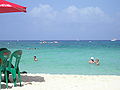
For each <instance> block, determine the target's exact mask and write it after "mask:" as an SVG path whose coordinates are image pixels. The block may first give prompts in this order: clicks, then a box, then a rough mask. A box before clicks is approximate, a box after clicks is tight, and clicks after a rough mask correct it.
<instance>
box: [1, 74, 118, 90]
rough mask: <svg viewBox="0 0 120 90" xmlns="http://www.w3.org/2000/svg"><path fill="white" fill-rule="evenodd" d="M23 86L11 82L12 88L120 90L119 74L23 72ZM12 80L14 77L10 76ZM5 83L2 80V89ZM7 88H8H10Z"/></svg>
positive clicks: (19, 89)
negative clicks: (15, 85)
mask: <svg viewBox="0 0 120 90" xmlns="http://www.w3.org/2000/svg"><path fill="white" fill-rule="evenodd" d="M21 76H22V87H20V86H19V82H18V83H17V85H18V86H17V87H14V86H13V83H9V84H8V86H9V89H10V90H11V89H12V90H32V89H34V90H96V89H97V90H120V85H119V83H120V76H118V75H66V74H30V73H29V74H21ZM10 80H11V81H12V78H10ZM4 89H5V83H3V82H2V90H4ZM9 89H7V90H9Z"/></svg>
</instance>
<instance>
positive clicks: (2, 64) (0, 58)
mask: <svg viewBox="0 0 120 90" xmlns="http://www.w3.org/2000/svg"><path fill="white" fill-rule="evenodd" d="M10 54H11V51H9V50H2V51H0V88H1V79H2V72H4V71H6V67H7V59H8V58H9V57H10ZM5 77H7V74H6V73H5ZM6 79H7V78H6ZM6 87H7V88H8V82H6Z"/></svg>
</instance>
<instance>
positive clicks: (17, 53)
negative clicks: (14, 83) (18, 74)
mask: <svg viewBox="0 0 120 90" xmlns="http://www.w3.org/2000/svg"><path fill="white" fill-rule="evenodd" d="M21 55H22V50H17V51H15V52H13V53H12V55H11V58H10V60H9V62H10V63H9V67H11V64H13V59H15V65H13V66H14V68H15V69H18V68H19V62H20V59H21Z"/></svg>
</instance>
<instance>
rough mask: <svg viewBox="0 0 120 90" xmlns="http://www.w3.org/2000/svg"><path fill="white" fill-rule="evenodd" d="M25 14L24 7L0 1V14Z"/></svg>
mask: <svg viewBox="0 0 120 90" xmlns="http://www.w3.org/2000/svg"><path fill="white" fill-rule="evenodd" d="M10 12H26V7H23V6H20V5H17V4H14V3H11V2H8V1H5V0H0V13H10Z"/></svg>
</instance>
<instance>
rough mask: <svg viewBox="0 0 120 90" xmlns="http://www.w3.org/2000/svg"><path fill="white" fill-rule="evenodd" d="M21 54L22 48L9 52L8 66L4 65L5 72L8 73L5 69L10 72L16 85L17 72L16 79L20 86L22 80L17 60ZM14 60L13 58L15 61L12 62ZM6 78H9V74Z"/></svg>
mask: <svg viewBox="0 0 120 90" xmlns="http://www.w3.org/2000/svg"><path fill="white" fill-rule="evenodd" d="M21 55H22V50H17V51H15V52H13V53H12V54H11V57H10V60H9V62H8V67H6V73H7V74H8V72H7V71H9V72H10V73H11V74H12V77H13V82H14V86H16V82H17V80H16V75H17V74H18V80H19V82H20V86H21V82H22V79H21V75H20V70H19V62H20V59H21ZM14 60H15V63H14ZM7 78H9V76H8V77H7ZM6 80H8V79H6ZM7 82H8V81H7Z"/></svg>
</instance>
